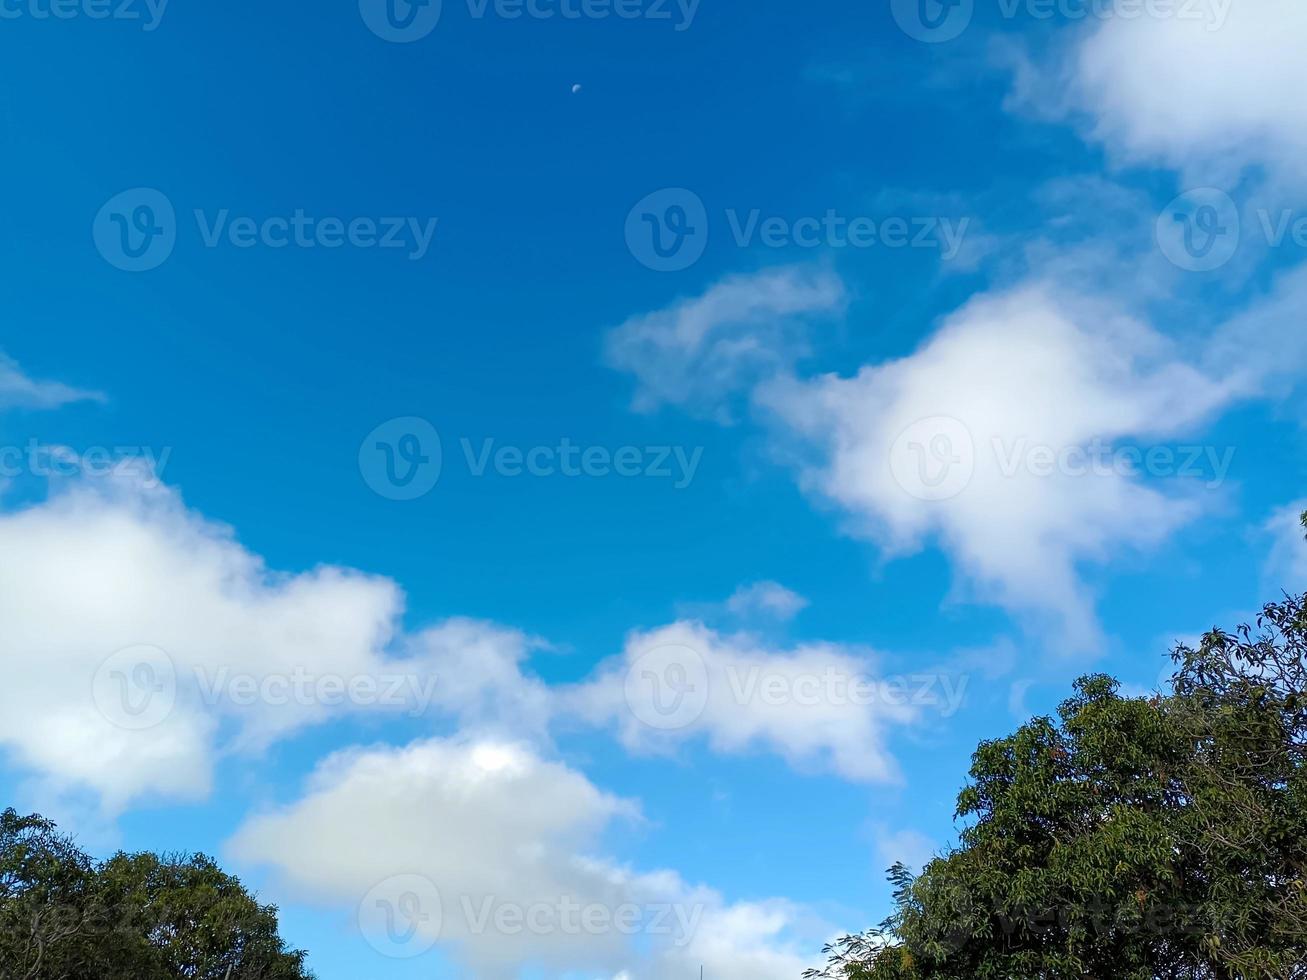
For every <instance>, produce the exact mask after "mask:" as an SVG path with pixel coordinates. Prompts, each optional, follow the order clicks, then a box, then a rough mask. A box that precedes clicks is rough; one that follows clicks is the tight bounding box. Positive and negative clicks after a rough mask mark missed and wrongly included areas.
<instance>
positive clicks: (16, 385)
mask: <svg viewBox="0 0 1307 980" xmlns="http://www.w3.org/2000/svg"><path fill="white" fill-rule="evenodd" d="M103 400H104V395H102V394H100V393H99V392H96V391H82V390H81V389H78V388H72V387H69V386H68V385H66V384H61V383H59V382H58V381H35V380H33V379H32V378H30V377H28V376H27V375H26V374H24V373H23V370H22V368H20V367H19V366H18V363H17V362H16V361H14V360H13V359H12V358H10V357H7V356H5V355H4V354H3V353H0V408H58V407H59V406H60V405H67V404H68V403H70V402H79V401H103Z"/></svg>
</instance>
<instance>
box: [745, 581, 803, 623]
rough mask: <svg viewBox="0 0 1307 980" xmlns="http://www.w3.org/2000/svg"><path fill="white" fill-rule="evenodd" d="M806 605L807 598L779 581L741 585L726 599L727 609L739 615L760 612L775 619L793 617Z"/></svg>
mask: <svg viewBox="0 0 1307 980" xmlns="http://www.w3.org/2000/svg"><path fill="white" fill-rule="evenodd" d="M807 606H808V600H807V599H805V598H804V597H803V596H801V595H799V594H798V593H797V592H795V591H793V590H792V589H787V588H786V587H785V586H783V585H781V584H780V583H779V582H754V583H752V584H751V585H742V586H740V587H739V588H738V589H736V590H735V593H734V594H733V595H732V596H731V597H730V598H729V599H727V600H726V608H727V610H728V611H729V612H731V613H733V614H734V615H736V616H741V617H748V616H753V615H756V614H759V613H761V614H763V615H765V616H770V617H772V618H775V619H793V618H794V617H795V616H797V615H798V614H799V613H801V612H802V611H803V610H804V609H806V608H807Z"/></svg>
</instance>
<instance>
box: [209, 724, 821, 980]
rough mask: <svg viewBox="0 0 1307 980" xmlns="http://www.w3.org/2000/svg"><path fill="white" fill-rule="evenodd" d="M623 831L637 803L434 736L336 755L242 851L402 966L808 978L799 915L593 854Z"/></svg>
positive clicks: (485, 972) (531, 760)
mask: <svg viewBox="0 0 1307 980" xmlns="http://www.w3.org/2000/svg"><path fill="white" fill-rule="evenodd" d="M619 819H638V810H637V808H636V807H635V805H634V804H632V803H630V802H628V801H624V800H620V799H617V798H615V797H613V796H610V795H609V794H606V793H604V792H602V791H601V790H599V789H598V788H596V787H595V786H594V785H593V784H591V783H590V782H589V781H588V780H587V779H586V778H585V777H584V776H582V775H581V774H579V773H577V772H576V771H574V770H572V769H569V768H568V767H566V766H565V765H563V764H561V763H558V762H553V761H550V760H548V759H545V758H543V757H541V756H540V755H539V754H537V753H536V752H534V751H533V750H531V749H528V748H525V747H523V746H522V745H517V744H513V743H508V742H502V741H485V740H474V741H456V740H438V739H437V740H427V741H420V742H416V743H414V744H412V745H409V746H407V747H405V748H375V749H353V750H350V751H347V752H343V753H340V754H338V755H336V756H333V757H331V758H329V759H327V760H326V761H325V762H323V763H322V764H321V765H320V766H319V768H318V770H317V772H316V773H315V774H314V775H313V777H312V779H311V780H310V783H309V785H308V787H307V791H306V792H305V794H304V796H303V797H302V798H301V799H299V800H298V801H296V802H294V803H293V804H291V805H290V806H288V807H286V808H284V809H281V810H279V811H276V812H272V813H268V814H266V815H263V816H259V817H255V818H253V819H251V820H249V821H248V822H247V823H246V824H245V825H244V826H243V827H242V828H241V829H240V830H239V831H238V832H237V834H236V836H235V837H234V839H233V840H232V842H231V845H230V848H231V851H232V853H233V854H234V855H235V856H236V857H237V858H238V859H239V860H242V861H247V862H257V863H260V864H266V865H270V866H272V867H274V868H276V869H277V870H278V872H279V873H280V875H281V877H282V878H283V880H284V883H285V886H286V887H287V888H289V889H291V890H293V891H297V892H301V893H302V894H303V895H304V896H305V898H306V899H308V900H311V901H315V902H319V903H328V904H338V905H345V906H349V907H351V908H357V909H358V910H359V912H358V919H357V921H358V924H359V931H360V933H361V936H360V941H364V940H366V941H369V942H372V943H373V944H374V946H375V947H376V948H378V949H379V950H380V951H383V952H386V953H390V954H399V955H410V954H413V953H416V952H419V951H421V950H423V949H425V948H428V947H429V946H431V945H432V944H436V943H439V944H443V947H442V948H445V949H448V950H451V951H452V952H453V953H454V955H455V956H456V957H457V958H458V959H460V960H462V961H463V962H465V963H466V964H468V965H469V966H471V967H472V968H473V969H474V970H475V972H476V975H477V976H483V977H490V978H501V977H502V978H507V977H513V976H518V975H521V974H522V973H523V972H524V971H528V970H542V971H545V973H546V974H547V975H553V976H557V975H562V974H565V973H566V974H569V975H576V974H578V973H586V974H589V975H594V974H595V973H596V972H599V971H602V972H605V973H607V974H608V975H612V974H613V973H614V972H615V971H618V970H623V971H625V975H626V976H628V977H630V978H633V980H634V978H661V977H666V976H677V975H682V974H684V975H691V971H694V970H697V967H698V966H699V965H700V964H701V963H702V964H703V965H704V966H705V967H706V969H707V970H708V971H710V972H711V975H712V976H714V977H720V978H723V980H746V978H747V980H771V978H775V980H781V978H784V980H792V978H793V977H795V976H798V975H799V973H800V972H801V971H802V969H803V967H804V966H805V965H806V964H805V963H804V962H803V960H802V959H801V958H800V957H799V956H798V955H797V954H796V953H795V952H794V950H793V949H792V948H791V947H790V946H789V944H788V942H787V938H788V937H789V935H790V934H791V932H792V931H793V929H794V928H795V926H796V922H797V920H798V919H799V915H798V912H797V910H795V909H794V908H793V907H792V906H790V905H789V904H788V903H785V902H781V901H766V902H762V903H744V904H727V903H725V902H724V901H723V899H722V897H721V896H720V895H719V894H717V893H716V892H714V891H712V890H711V889H707V888H703V887H694V886H690V885H688V884H686V883H685V882H684V881H682V879H681V878H680V876H679V875H677V874H676V873H674V872H671V871H654V872H650V873H639V872H635V871H632V870H630V869H628V868H625V867H622V866H620V865H619V864H617V863H615V862H613V861H611V860H610V859H608V858H606V857H604V856H602V855H601V854H599V853H597V846H596V843H595V842H596V841H597V839H598V838H599V836H600V835H601V834H602V833H603V832H604V830H605V829H606V828H607V827H608V826H609V825H610V824H611V823H612V822H613V821H614V820H619ZM379 911H380V912H381V913H388V914H390V915H391V916H392V921H391V922H390V923H389V924H390V925H391V926H393V927H394V929H393V930H392V931H390V932H387V931H386V929H385V925H386V923H385V922H384V920H379V919H378V914H379ZM399 916H405V919H404V920H403V921H395V920H396V918H397V917H399ZM397 937H398V938H397Z"/></svg>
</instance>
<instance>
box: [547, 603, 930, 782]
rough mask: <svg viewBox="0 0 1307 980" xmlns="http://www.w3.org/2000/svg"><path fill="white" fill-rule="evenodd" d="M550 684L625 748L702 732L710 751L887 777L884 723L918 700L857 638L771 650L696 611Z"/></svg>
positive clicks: (856, 776) (665, 746)
mask: <svg viewBox="0 0 1307 980" xmlns="http://www.w3.org/2000/svg"><path fill="white" fill-rule="evenodd" d="M935 693H936V694H938V693H939V692H935ZM559 696H560V699H561V700H562V701H563V702H564V703H565V704H566V705H567V709H568V711H569V712H570V713H572V714H575V715H577V716H579V717H581V718H585V719H588V720H590V721H591V722H594V723H598V724H613V725H615V726H616V727H617V731H618V734H619V737H620V738H621V741H622V744H623V745H625V746H627V747H628V748H629V749H631V750H633V751H637V752H649V753H658V752H669V751H672V750H673V749H675V748H676V747H677V746H679V745H681V744H683V743H685V742H687V741H690V740H694V739H700V738H703V739H706V740H707V742H708V744H709V745H710V746H711V747H712V749H713V750H715V751H717V752H722V753H729V754H737V753H742V752H747V751H759V750H765V751H769V752H774V753H776V754H778V755H780V756H781V757H782V758H784V759H786V760H787V761H788V762H790V763H791V765H793V766H795V767H796V768H799V769H801V770H818V771H826V772H834V773H837V774H839V775H841V776H843V777H845V778H847V779H852V780H859V781H877V780H892V779H894V778H896V776H897V770H896V768H895V765H894V761H893V759H892V757H891V756H890V753H889V750H888V748H887V747H886V733H887V730H888V729H889V728H891V727H892V726H895V725H902V724H906V723H910V722H911V721H913V720H914V719H915V718H916V717H917V716H918V713H919V711H920V709H921V707H922V705H921V704H920V703H916V704H914V703H913V701H914V698H916V695H915V694H913V693H912V692H910V691H906V690H900V689H898V688H897V687H894V686H893V685H887V684H886V683H885V681H883V680H882V679H881V678H880V677H879V676H878V674H877V673H876V670H875V662H874V659H873V658H872V656H871V655H870V653H869V652H868V651H866V650H861V649H851V648H848V647H843V646H839V645H835V644H807V645H803V646H799V647H796V648H794V649H791V650H775V649H769V648H768V647H767V646H766V645H764V644H762V643H760V642H759V641H757V640H754V639H752V638H751V637H749V636H744V635H739V636H724V635H722V634H720V633H717V632H715V631H713V630H711V629H709V628H708V627H706V626H704V625H703V624H702V623H698V622H677V623H673V624H671V625H669V626H664V627H662V628H660V629H656V630H653V631H651V632H647V633H638V632H637V633H633V634H632V635H631V636H630V637H628V639H627V642H626V647H625V649H624V651H623V653H622V654H621V655H620V656H619V657H616V658H613V660H611V661H610V662H608V663H607V664H604V665H601V666H600V668H599V670H598V671H597V672H596V676H595V677H593V678H592V679H590V680H589V681H587V682H585V683H584V684H581V685H578V686H577V687H575V688H573V689H571V690H570V691H567V692H564V693H561V694H560V695H559ZM916 700H917V701H920V700H921V699H920V698H916Z"/></svg>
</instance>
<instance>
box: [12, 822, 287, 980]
mask: <svg viewBox="0 0 1307 980" xmlns="http://www.w3.org/2000/svg"><path fill="white" fill-rule="evenodd" d="M303 961H304V954H303V953H302V952H299V951H294V950H288V949H286V946H285V944H284V943H283V942H282V941H281V939H280V938H279V936H278V935H277V910H276V909H275V908H273V907H271V906H266V905H259V904H258V902H257V901H255V899H254V898H253V897H251V896H250V895H249V894H248V893H247V892H246V891H245V890H244V888H243V887H242V886H241V883H240V882H239V881H238V880H237V879H235V878H233V877H231V876H230V875H227V874H224V873H223V872H222V870H221V869H220V868H218V866H217V865H216V864H214V863H213V861H211V860H210V859H209V858H207V857H203V856H193V857H185V856H178V857H165V858H161V857H157V856H155V855H153V854H131V855H129V854H118V855H116V856H115V857H113V858H111V859H110V860H108V861H106V862H103V863H100V864H97V863H95V862H93V861H92V860H91V859H90V858H89V857H87V856H86V855H85V854H84V853H82V852H81V850H80V849H78V848H77V847H76V846H75V845H74V844H73V842H72V841H71V840H70V839H69V838H67V837H65V836H63V835H60V834H59V833H58V832H57V831H56V828H55V826H54V824H52V823H51V822H50V821H48V820H45V819H42V818H41V817H38V816H19V815H18V814H17V813H16V812H15V811H13V810H6V811H5V812H4V813H3V814H0V978H3V980H20V978H21V980H83V978H90V977H95V978H96V980H177V978H185V980H306V978H308V977H309V976H310V975H309V974H308V973H307V972H306V971H305V969H304V965H303Z"/></svg>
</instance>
